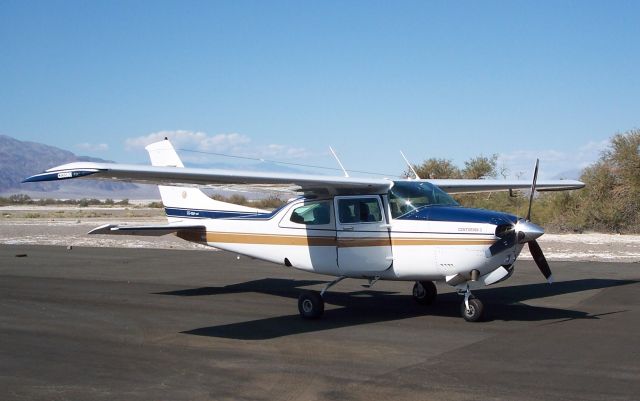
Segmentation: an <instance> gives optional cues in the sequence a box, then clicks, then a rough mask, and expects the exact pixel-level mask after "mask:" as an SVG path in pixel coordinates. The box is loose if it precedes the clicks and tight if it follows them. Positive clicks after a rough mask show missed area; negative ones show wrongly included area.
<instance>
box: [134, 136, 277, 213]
mask: <svg viewBox="0 0 640 401" xmlns="http://www.w3.org/2000/svg"><path fill="white" fill-rule="evenodd" d="M146 149H147V152H149V158H150V159H151V165H153V166H160V167H184V164H182V160H180V157H179V156H178V154H177V153H176V151H175V149H174V148H173V145H171V142H169V140H167V139H165V140H164V141H160V142H155V143H152V144H150V145H148V146H147V147H146ZM158 189H159V190H160V197H161V198H162V203H163V205H164V207H165V211H166V212H167V218H168V219H169V222H170V223H173V222H178V221H182V220H183V219H184V218H193V217H205V216H206V217H214V216H215V217H233V216H237V215H243V214H248V213H264V212H265V211H263V210H260V209H256V208H250V207H247V206H241V205H234V204H232V203H226V202H220V201H217V200H214V199H211V198H210V197H209V196H207V195H206V194H205V193H204V192H202V191H201V190H199V189H198V188H195V187H178V186H166V185H158ZM234 212H235V213H234Z"/></svg>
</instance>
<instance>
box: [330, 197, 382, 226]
mask: <svg viewBox="0 0 640 401" xmlns="http://www.w3.org/2000/svg"><path fill="white" fill-rule="evenodd" d="M338 214H339V216H340V222H341V223H368V222H378V221H382V211H381V210H380V203H379V202H378V199H376V198H362V199H339V200H338Z"/></svg>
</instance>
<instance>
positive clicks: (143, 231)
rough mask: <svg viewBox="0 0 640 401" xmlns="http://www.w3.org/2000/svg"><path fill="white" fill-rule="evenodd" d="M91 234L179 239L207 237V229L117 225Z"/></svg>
mask: <svg viewBox="0 0 640 401" xmlns="http://www.w3.org/2000/svg"><path fill="white" fill-rule="evenodd" d="M89 234H111V235H146V236H155V237H158V236H161V235H166V234H177V235H178V236H179V237H181V238H182V237H183V236H187V235H188V234H192V235H196V234H198V235H199V234H202V235H204V236H206V228H205V226H203V225H193V224H190V225H187V224H162V225H157V226H152V225H146V226H129V225H117V224H105V225H103V226H100V227H97V228H94V229H93V230H91V231H89Z"/></svg>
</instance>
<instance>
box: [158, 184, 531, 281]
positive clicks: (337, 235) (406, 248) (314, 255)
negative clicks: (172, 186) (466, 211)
mask: <svg viewBox="0 0 640 401" xmlns="http://www.w3.org/2000/svg"><path fill="white" fill-rule="evenodd" d="M378 198H379V199H380V202H381V204H382V205H383V210H384V216H382V221H378V222H372V223H366V224H364V223H361V224H355V225H354V224H351V226H353V228H349V229H348V230H347V231H345V230H343V229H344V226H349V224H344V223H341V222H340V217H339V216H337V214H336V213H335V210H336V208H335V205H334V203H333V202H334V199H324V200H323V199H319V200H316V199H313V200H309V199H299V200H295V201H292V202H291V203H289V204H287V205H286V206H285V207H283V208H282V209H280V210H279V211H278V212H277V213H275V214H274V215H273V216H270V217H269V218H218V219H206V218H200V219H198V223H199V224H200V223H201V224H203V225H204V226H205V227H206V232H207V234H206V238H203V237H200V238H199V239H195V241H196V242H200V243H206V244H207V245H209V246H212V247H215V248H219V249H222V250H226V251H230V252H234V253H237V254H240V255H246V256H249V257H252V258H256V259H261V260H265V261H269V262H273V263H277V264H287V262H288V263H290V264H291V266H292V267H294V268H296V269H300V270H304V271H309V272H313V273H319V274H326V275H332V276H345V277H351V278H375V277H378V278H380V279H386V280H432V281H437V280H444V279H445V278H446V277H450V276H455V275H456V274H461V275H468V274H469V273H470V272H471V271H472V270H478V271H479V272H480V276H485V275H488V274H489V273H491V272H492V271H494V270H496V269H497V268H499V267H500V266H501V265H505V264H512V263H513V262H514V261H515V259H516V258H517V256H518V254H519V251H520V249H521V248H522V247H521V246H516V247H514V248H513V249H511V250H508V251H506V252H503V253H500V254H499V255H496V256H493V257H491V256H487V255H488V249H489V247H490V246H491V245H492V244H493V243H494V242H495V241H496V240H497V239H498V238H497V237H496V236H495V227H496V226H495V225H493V224H486V223H469V222H446V221H445V222H443V221H424V220H402V219H392V218H390V213H389V206H388V202H387V199H386V195H382V196H379V197H378ZM322 201H327V202H330V203H331V205H332V208H331V212H332V213H331V215H330V220H329V221H328V223H327V224H321V225H305V224H302V223H298V222H294V221H292V218H291V216H292V211H293V210H295V209H296V208H298V207H300V206H303V205H307V204H310V203H314V202H322ZM171 220H172V222H180V221H182V222H188V221H190V222H194V219H190V218H184V219H180V218H172V219H171ZM347 228H348V227H347Z"/></svg>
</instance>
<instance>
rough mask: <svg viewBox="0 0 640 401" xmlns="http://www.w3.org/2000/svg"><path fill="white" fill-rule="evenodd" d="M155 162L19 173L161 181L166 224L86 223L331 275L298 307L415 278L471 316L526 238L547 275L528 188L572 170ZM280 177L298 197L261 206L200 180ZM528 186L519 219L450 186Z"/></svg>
mask: <svg viewBox="0 0 640 401" xmlns="http://www.w3.org/2000/svg"><path fill="white" fill-rule="evenodd" d="M146 149H147V151H148V152H149V156H150V158H151V164H152V165H151V166H142V165H126V164H111V163H92V162H75V163H69V164H65V165H61V166H58V167H53V168H51V169H49V170H46V171H45V172H43V173H41V174H37V175H34V176H31V177H29V178H27V179H25V180H24V182H36V181H55V180H66V179H75V178H85V179H103V180H121V181H128V182H138V183H155V184H158V185H159V190H160V194H161V197H162V202H163V204H164V207H165V212H166V215H167V218H168V224H165V225H142V226H132V225H111V224H107V225H104V226H101V227H98V228H96V229H94V230H92V231H91V232H90V234H129V235H152V236H158V235H165V234H171V233H173V234H176V235H177V236H178V237H180V238H183V239H185V240H187V241H193V242H196V243H200V244H206V245H209V246H212V247H216V248H219V249H222V250H226V251H230V252H235V253H237V254H241V255H246V256H249V257H252V258H256V259H262V260H266V261H269V262H273V263H277V264H282V265H285V266H290V267H294V268H296V269H300V270H304V271H308V272H313V273H319V274H324V275H329V276H334V277H336V278H335V279H334V280H333V281H331V282H329V283H328V284H327V285H326V286H325V287H324V289H323V290H322V291H321V292H316V291H304V292H302V293H301V294H300V296H299V299H298V309H299V312H300V315H301V316H302V317H304V318H318V317H320V316H321V315H322V314H323V313H324V301H323V296H324V294H325V292H326V291H327V290H328V289H329V288H330V287H332V286H333V285H335V284H337V283H338V282H339V281H341V280H343V279H345V278H355V279H366V280H368V286H371V285H373V284H374V283H375V282H377V281H378V280H403V281H415V284H414V286H413V297H414V299H415V300H416V301H417V302H419V303H421V304H424V305H429V304H431V303H432V302H433V301H434V300H435V298H436V295H437V290H436V286H435V285H434V283H433V282H434V281H444V282H445V283H447V284H449V285H451V286H453V287H455V288H456V289H457V291H458V293H459V294H460V295H463V296H464V301H463V302H462V303H461V314H462V316H463V317H464V319H465V320H467V321H471V322H474V321H478V320H480V319H481V317H482V314H483V309H484V308H483V304H482V302H481V301H480V300H479V299H477V298H475V297H473V296H472V294H471V290H472V289H475V288H479V287H481V286H488V285H491V284H495V283H498V282H500V281H503V280H506V279H507V278H509V277H510V276H511V274H512V273H513V271H514V263H515V261H516V259H517V258H518V256H519V254H520V251H521V250H522V248H523V247H524V245H525V244H528V245H529V249H530V251H531V254H532V256H533V258H534V260H535V263H536V264H537V266H538V268H539V269H540V271H541V272H542V274H543V275H544V277H545V278H547V280H549V282H551V281H552V275H551V270H550V268H549V264H548V263H547V261H546V259H545V257H544V255H543V253H542V250H541V249H540V246H539V245H538V243H537V241H536V238H538V237H540V236H541V235H542V234H543V233H544V230H543V229H542V228H541V227H539V226H538V225H536V224H534V223H532V222H531V202H532V200H533V194H534V192H535V190H539V191H544V190H547V191H552V190H570V189H579V188H582V187H584V184H583V183H582V182H580V181H569V180H555V181H543V182H536V181H537V171H538V164H537V162H536V167H535V173H534V178H533V182H525V181H521V180H516V181H510V180H488V179H487V180H485V179H479V180H458V179H431V180H430V179H419V178H417V174H416V179H402V180H389V179H377V178H354V177H335V176H317V175H305V174H289V173H286V174H281V173H279V174H276V173H267V172H241V171H231V170H213V169H201V168H185V167H184V165H183V164H182V161H181V160H180V158H179V156H178V154H177V153H176V151H175V149H174V148H173V146H172V145H171V143H170V141H169V140H166V139H165V140H163V141H160V142H156V143H153V144H150V145H148V146H147V148H146ZM219 185H245V186H251V185H254V186H261V187H265V186H266V187H268V186H283V185H284V186H288V189H289V190H293V191H296V192H298V193H299V194H300V195H301V196H299V197H297V198H294V199H292V200H290V201H289V202H287V203H286V204H285V205H284V206H282V207H280V208H278V209H276V210H274V211H265V210H259V209H255V208H250V207H246V206H240V205H235V204H231V203H225V202H220V201H217V200H214V199H211V198H210V197H209V196H207V195H206V194H205V193H204V192H202V191H201V190H200V189H198V186H219ZM525 189H530V190H531V196H530V199H529V211H528V213H527V216H526V217H525V218H519V217H516V216H514V215H510V214H507V213H502V212H498V211H490V210H483V209H471V208H465V207H462V206H460V205H459V204H458V203H457V202H456V201H455V200H454V199H453V198H452V197H451V196H450V195H449V194H451V193H469V192H489V191H507V190H509V191H510V190H525Z"/></svg>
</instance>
